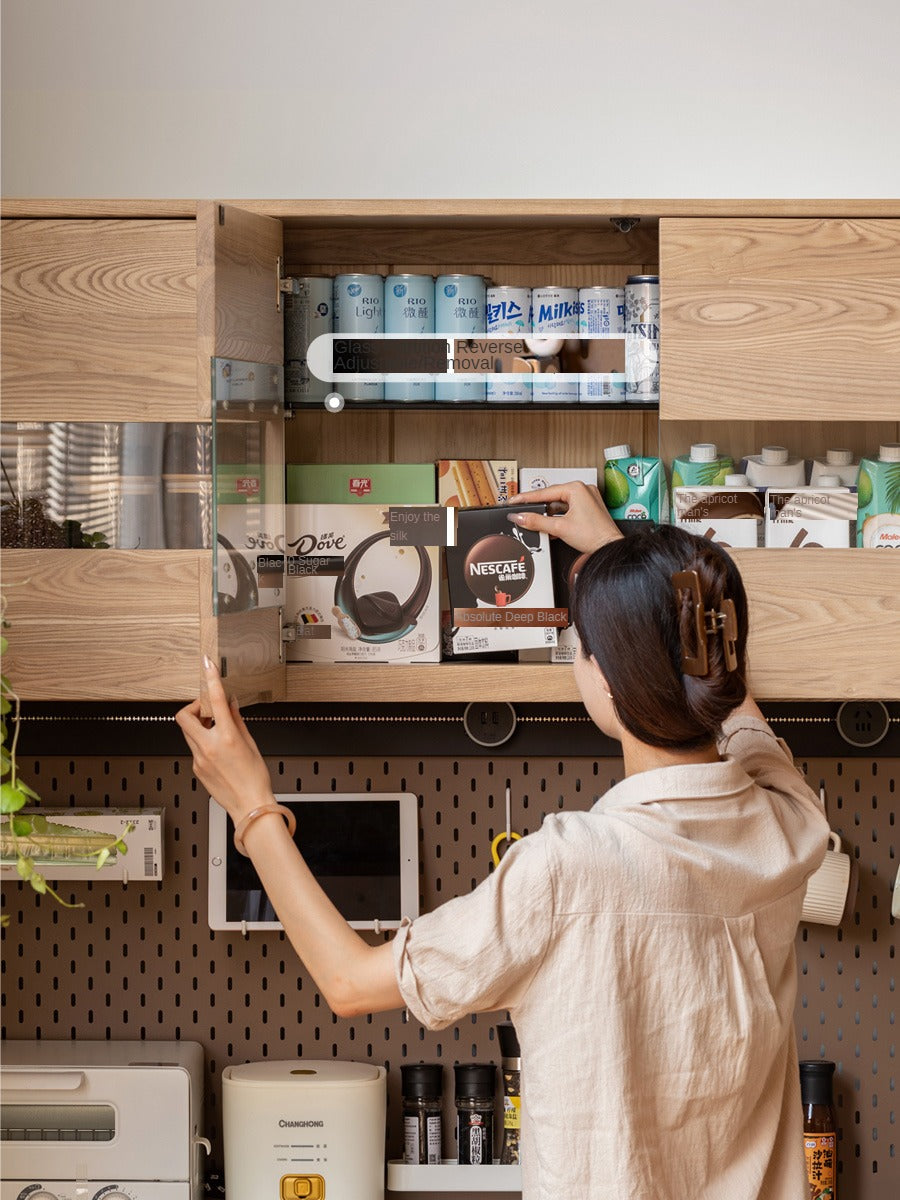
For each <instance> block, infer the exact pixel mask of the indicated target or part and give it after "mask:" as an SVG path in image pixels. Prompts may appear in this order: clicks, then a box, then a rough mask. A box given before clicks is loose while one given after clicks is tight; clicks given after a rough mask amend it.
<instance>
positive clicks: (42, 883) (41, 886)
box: [28, 871, 47, 896]
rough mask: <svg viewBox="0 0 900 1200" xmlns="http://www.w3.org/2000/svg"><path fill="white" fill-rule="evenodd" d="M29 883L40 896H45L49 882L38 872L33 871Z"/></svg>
mask: <svg viewBox="0 0 900 1200" xmlns="http://www.w3.org/2000/svg"><path fill="white" fill-rule="evenodd" d="M28 882H29V883H30V884H31V886H32V887H33V888H34V890H35V891H36V892H37V893H38V895H39V896H43V894H44V892H46V890H47V880H46V879H45V878H44V877H43V875H41V874H40V873H39V872H38V871H32V873H31V875H29V877H28Z"/></svg>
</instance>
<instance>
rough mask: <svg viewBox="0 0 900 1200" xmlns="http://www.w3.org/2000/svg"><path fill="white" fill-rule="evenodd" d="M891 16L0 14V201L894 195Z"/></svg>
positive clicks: (413, 7)
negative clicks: (48, 198) (15, 198)
mask: <svg viewBox="0 0 900 1200" xmlns="http://www.w3.org/2000/svg"><path fill="white" fill-rule="evenodd" d="M898 34H900V4H897V3H896V0H856V2H855V3H852V4H851V3H849V2H842V0H741V2H736V0H718V2H716V0H692V2H691V0H688V3H680V4H679V3H676V2H675V0H632V3H623V2H621V0H619V2H617V3H612V2H611V0H597V2H596V3H589V2H586V0H570V3H569V4H568V5H561V4H553V3H551V2H549V0H520V2H519V3H510V2H508V0H502V2H492V0H480V2H479V3H471V2H465V0H463V3H456V4H454V3H447V2H446V0H445V2H444V3H439V2H435V0H430V2H429V0H423V2H419V3H414V2H412V0H391V2H385V3H378V2H369V0H318V2H317V3H307V2H304V0H2V36H3V62H2V68H3V112H2V135H3V141H2V180H0V183H2V190H3V193H4V194H5V195H7V196H68V197H77V196H104V197H124V196H136V197H169V196H171V197H182V196H188V197H194V196H214V197H223V198H225V197H229V198H239V197H242V196H257V197H267V198H277V197H298V198H299V197H331V196H346V197H363V196H370V197H390V196H447V197H462V196H470V197H486V196H498V197H504V196H545V197H557V196H574V197H580V196H597V197H691V196H693V197H704V196H721V197H732V196H747V197H759V196H776V197H777V196H784V197H811V196H823V197H878V196H881V197H885V196H897V195H900V186H898V185H900V155H898V153H897V149H896V139H897V129H898V119H897V118H898V110H900V96H898V89H897V86H896V84H895V82H894V73H895V71H896V65H897V61H898V44H900V38H898Z"/></svg>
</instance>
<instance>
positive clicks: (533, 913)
mask: <svg viewBox="0 0 900 1200" xmlns="http://www.w3.org/2000/svg"><path fill="white" fill-rule="evenodd" d="M719 750H720V753H721V754H722V755H723V756H724V758H723V760H722V761H721V762H718V763H712V764H692V765H685V766H673V767H662V768H659V769H657V770H652V771H646V772H643V773H641V774H639V775H633V776H630V777H628V778H627V779H625V780H624V781H623V782H622V783H619V784H617V785H616V786H615V787H613V788H611V789H610V790H609V791H608V792H607V793H606V795H605V796H603V797H601V798H600V799H599V800H598V801H597V803H596V804H595V805H594V807H593V808H592V809H591V810H590V812H571V813H560V814H554V815H551V816H548V817H547V818H545V820H544V823H543V825H542V827H541V829H540V830H539V831H538V832H536V833H533V834H531V835H530V836H528V837H526V838H523V839H522V840H521V841H520V842H517V843H515V845H514V846H513V847H511V848H510V850H509V851H508V852H507V854H506V855H505V856H504V858H503V860H502V861H501V864H500V866H499V867H498V868H497V870H496V871H494V872H493V873H492V874H491V875H490V876H489V877H488V879H487V880H485V882H484V883H482V884H481V885H480V886H479V887H478V888H476V889H475V891H473V892H472V893H471V894H470V895H467V896H461V897H459V898H457V899H455V900H451V901H449V902H448V903H447V904H445V905H443V906H442V907H441V908H439V909H437V910H436V911H435V912H433V913H429V914H427V915H425V916H422V917H420V918H418V920H416V921H413V922H412V924H410V925H407V926H405V927H404V928H402V929H401V930H400V931H399V933H398V935H397V937H396V939H395V942H394V954H395V964H396V969H397V978H398V982H399V985H400V991H401V992H402V994H403V997H404V1000H405V1001H406V1004H407V1005H408V1007H409V1009H410V1010H411V1011H412V1013H413V1014H414V1015H415V1016H416V1017H417V1018H418V1020H420V1021H421V1022H422V1023H423V1024H424V1025H426V1026H427V1027H428V1028H430V1029H441V1028H443V1027H444V1026H446V1025H448V1024H450V1023H451V1022H454V1021H458V1020H460V1019H461V1018H462V1017H463V1016H464V1015H466V1014H467V1013H471V1012H485V1011H493V1010H497V1009H507V1010H509V1013H510V1016H511V1018H512V1020H513V1022H514V1024H515V1027H516V1031H517V1033H518V1036H519V1041H520V1044H521V1047H522V1087H523V1095H522V1105H523V1127H522V1164H523V1165H522V1181H523V1195H524V1197H525V1200H538V1198H539V1200H651V1198H652V1200H753V1198H754V1197H756V1198H760V1200H804V1197H805V1196H807V1195H808V1189H807V1185H806V1174H805V1169H804V1159H803V1148H802V1115H801V1106H800V1087H799V1078H798V1068H797V1051H796V1045H795V1040H794V1031H793V1015H794V1001H795V994H796V965H795V959H794V937H795V933H796V929H797V923H798V921H799V918H800V910H801V906H802V903H803V896H804V891H805V884H806V880H807V878H808V876H809V875H810V874H811V872H812V871H814V870H815V869H816V867H818V865H819V864H820V863H821V861H822V858H823V855H824V851H825V847H826V840H827V832H828V826H827V822H826V820H825V817H824V814H823V812H822V808H821V805H820V804H819V801H818V799H817V798H816V796H815V795H814V793H813V792H812V791H810V789H809V788H808V787H807V786H806V784H805V783H804V782H803V779H802V777H801V776H800V774H799V772H798V771H797V770H796V769H795V768H794V766H793V762H792V760H791V757H790V754H789V752H788V750H787V748H786V747H785V746H784V743H783V742H781V741H780V740H778V739H777V738H776V737H775V736H774V734H773V733H772V732H771V730H770V729H769V727H768V725H767V724H766V723H765V722H763V721H760V720H756V719H754V718H748V717H739V718H732V719H731V720H730V721H728V722H727V723H726V725H725V727H724V730H723V738H722V740H721V742H720V744H719Z"/></svg>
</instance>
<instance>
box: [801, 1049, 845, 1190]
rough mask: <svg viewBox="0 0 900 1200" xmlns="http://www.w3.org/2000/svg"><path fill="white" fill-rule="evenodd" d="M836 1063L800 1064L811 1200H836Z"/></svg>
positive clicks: (816, 1062) (805, 1146)
mask: <svg viewBox="0 0 900 1200" xmlns="http://www.w3.org/2000/svg"><path fill="white" fill-rule="evenodd" d="M833 1075H834V1063H833V1062H826V1061H824V1060H822V1059H814V1060H812V1061H808V1062H802V1063H801V1064H800V1098H801V1101H802V1103H803V1149H804V1152H805V1154H806V1177H807V1180H808V1182H809V1195H810V1200H836V1197H837V1120H836V1117H835V1111H834V1099H833V1096H832V1088H831V1085H832V1076H833Z"/></svg>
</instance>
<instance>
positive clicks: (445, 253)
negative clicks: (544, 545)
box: [2, 200, 900, 704]
mask: <svg viewBox="0 0 900 1200" xmlns="http://www.w3.org/2000/svg"><path fill="white" fill-rule="evenodd" d="M4 211H5V215H6V216H7V217H8V218H9V219H8V220H6V221H5V223H4V231H3V232H4V263H3V301H4V322H3V332H2V338H3V346H2V349H3V371H4V375H3V385H4V417H5V419H8V420H19V421H50V420H54V421H59V420H63V421H142V420H150V421H197V420H203V421H205V420H209V419H210V409H211V389H210V370H209V364H210V358H211V356H219V357H232V358H235V359H244V360H247V361H252V362H280V361H282V360H283V350H282V349H281V344H282V341H281V330H282V315H281V313H280V312H279V311H278V309H277V308H276V303H275V301H276V295H277V288H276V279H275V269H276V260H277V259H278V256H279V255H281V256H282V257H283V263H284V271H285V272H286V273H287V274H323V275H333V274H337V273H338V272H341V271H357V270H369V271H376V272H379V273H382V274H389V273H391V272H394V271H413V272H425V273H433V274H437V273H440V272H442V271H459V272H463V273H478V274H482V275H485V276H489V277H490V278H491V279H492V280H494V281H495V282H496V283H500V284H516V285H538V284H543V283H547V282H554V283H559V284H563V285H568V286H581V285H586V284H604V285H610V284H617V285H620V284H621V283H622V282H623V281H624V279H625V278H626V277H627V275H629V274H643V273H648V272H656V271H658V272H659V274H660V276H661V282H662V288H661V292H662V306H663V307H662V328H663V351H662V356H661V371H662V393H661V394H662V399H661V404H660V406H659V409H658V411H657V410H656V407H655V406H647V405H625V406H622V407H620V408H609V409H605V408H604V407H603V406H596V407H595V406H593V405H584V406H581V405H573V406H566V407H558V408H557V407H553V406H549V405H548V406H544V405H533V406H527V405H525V406H521V407H517V408H509V409H504V408H500V407H499V406H498V407H496V408H495V407H494V406H488V405H485V406H478V407H477V408H474V407H472V408H470V407H462V406H459V407H457V406H446V407H444V406H441V405H409V406H405V405H404V406H400V405H398V406H396V407H394V406H388V405H385V406H383V407H379V406H355V405H348V406H347V409H346V410H345V411H344V412H342V413H338V414H333V413H328V412H325V411H324V409H320V408H318V407H315V406H309V407H308V408H307V407H303V408H298V409H297V410H295V413H294V418H293V419H292V420H289V421H288V422H287V427H286V432H285V449H286V457H287V461H288V462H295V463H305V462H307V463H312V462H354V461H355V462H427V461H433V460H434V459H437V458H442V457H446V458H453V457H461V458H468V457H494V458H514V459H516V460H517V461H518V462H519V463H520V465H523V466H541V465H546V466H584V465H597V466H598V467H602V459H603V449H604V447H606V446H610V445H614V444H619V443H622V442H629V443H630V444H631V445H632V447H633V449H634V451H635V452H637V453H642V454H650V455H655V454H659V455H660V456H661V457H662V458H663V460H664V461H665V462H666V463H667V464H668V463H669V462H670V461H671V459H672V457H673V456H674V455H675V454H677V453H681V452H683V451H684V450H686V449H687V448H688V447H689V446H690V444H691V443H692V442H694V441H707V440H716V441H717V442H718V443H719V444H720V446H721V447H722V448H723V449H725V450H727V451H730V452H731V453H733V454H734V455H735V456H738V455H742V454H746V453H752V452H755V451H757V450H758V449H759V447H760V446H761V445H762V444H764V443H768V442H772V441H779V442H784V443H785V444H788V445H790V446H791V449H792V450H793V451H794V452H795V453H800V454H803V455H804V456H805V457H811V456H812V455H813V454H818V453H819V452H820V451H824V449H827V448H829V447H832V446H837V445H845V446H850V447H851V448H852V449H854V451H855V452H856V453H861V452H869V451H871V450H873V449H875V448H877V445H878V444H879V442H882V441H898V440H900V367H898V363H900V355H898V353H897V347H898V344H900V205H897V204H896V203H892V202H888V201H865V202H862V201H831V202H827V201H814V202H813V201H802V202H801V201H764V200H760V201H744V202H737V201H727V202H726V201H687V200H686V201H659V202H652V201H646V200H643V201H639V200H622V201H563V200H560V201H515V200H508V201H497V200H492V201H439V200H433V201H402V200H396V201H287V200H284V201H262V200H260V201H252V202H246V203H243V202H239V203H238V205H237V206H231V205H218V204H213V203H211V202H209V201H202V202H198V203H196V204H194V203H193V202H191V203H184V202H165V201H160V202H153V201H144V202H136V201H124V202H121V204H120V203H118V202H115V201H12V202H7V203H6V204H5V206H4ZM620 216H635V217H640V218H641V220H640V222H639V223H638V224H637V225H634V226H633V227H632V228H630V229H629V230H628V231H627V232H620V231H619V229H617V228H616V227H615V225H614V223H613V221H612V220H611V218H614V217H620ZM823 556H824V557H823ZM736 558H737V559H738V561H739V563H740V566H741V569H742V571H743V572H744V576H745V579H746V581H747V585H748V592H749V593H750V598H751V606H752V631H751V642H750V663H751V671H752V684H753V688H754V691H755V692H756V694H757V695H758V696H760V697H761V698H764V699H833V698H836V697H843V696H869V697H878V698H883V699H892V698H897V697H900V676H898V672H897V671H896V670H895V669H893V663H892V657H893V656H892V655H890V654H889V653H886V652H885V648H886V647H892V646H895V645H896V644H897V642H898V638H900V613H898V596H900V587H898V583H900V579H898V572H900V567H898V562H900V556H898V557H897V561H892V556H890V555H884V554H875V552H872V551H860V550H851V551H846V552H845V551H814V550H803V551H766V550H758V551H749V552H747V551H744V552H736ZM26 579H27V580H28V583H27V585H25V584H23V585H22V586H18V585H17V586H14V587H7V583H8V582H9V581H13V582H15V581H16V580H19V581H21V580H26ZM4 593H5V594H6V595H7V597H8V604H9V616H10V619H11V620H12V621H13V629H12V630H11V634H12V637H11V642H12V648H11V651H10V657H11V667H12V671H13V672H14V674H15V679H16V683H17V685H18V686H19V688H20V691H21V694H22V695H23V696H25V697H29V698H31V697H33V698H41V699H67V700H68V699H84V700H88V699H104V700H117V699H131V700H135V699H137V700H140V699H147V700H155V699H182V698H188V697H191V696H193V695H194V694H195V693H196V690H197V685H198V662H199V656H200V653H201V652H206V653H209V654H210V655H211V656H214V657H216V658H217V659H219V660H221V659H223V658H225V659H226V660H227V662H228V667H229V677H230V680H231V682H232V683H236V681H237V680H238V678H239V677H242V676H243V677H244V678H245V679H246V680H249V681H250V682H251V684H252V686H249V687H245V686H240V687H237V691H238V694H239V695H240V696H241V697H242V699H243V701H244V702H247V701H248V700H250V699H252V698H253V696H254V695H255V696H257V697H259V698H262V697H264V696H265V697H266V698H268V699H278V698H282V697H283V698H285V699H287V700H293V701H304V702H354V701H360V700H362V701H367V702H377V701H382V700H385V699H387V698H390V699H391V700H401V701H403V702H409V703H426V704H427V703H439V702H447V701H452V702H457V701H468V700H472V699H483V700H513V701H515V700H519V701H522V702H543V703H546V702H560V703H568V702H573V701H577V699H578V696H577V691H576V689H575V686H574V681H573V679H572V673H571V671H570V670H568V669H567V668H566V667H564V666H552V665H550V664H546V665H543V664H542V665H532V664H529V665H526V664H518V665H511V664H496V663H493V664H490V663H484V664H479V663H465V664H460V663H452V662H449V663H442V664H439V665H434V666H425V665H417V666H410V667H400V666H384V667H376V666H356V665H353V666H313V665H308V666H307V665H303V664H291V665H289V666H288V667H286V668H285V667H284V666H282V665H281V664H280V663H279V654H278V650H279V647H278V639H279V629H278V617H277V610H266V611H265V612H259V613H251V614H240V615H239V616H237V617H235V618H227V619H225V618H218V619H217V618H216V617H215V616H214V615H213V613H212V563H211V555H210V554H209V552H202V551H197V552H194V551H140V552H124V551H99V552H98V551H51V552H43V551H24V550H23V551H18V550H13V551H6V552H4ZM245 672H246V674H244V673H245Z"/></svg>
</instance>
